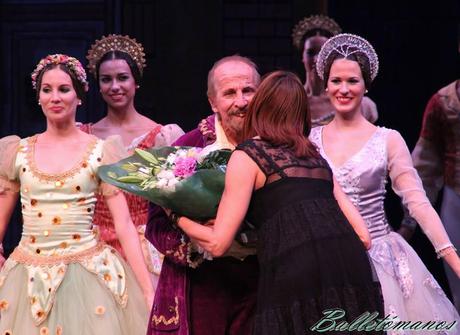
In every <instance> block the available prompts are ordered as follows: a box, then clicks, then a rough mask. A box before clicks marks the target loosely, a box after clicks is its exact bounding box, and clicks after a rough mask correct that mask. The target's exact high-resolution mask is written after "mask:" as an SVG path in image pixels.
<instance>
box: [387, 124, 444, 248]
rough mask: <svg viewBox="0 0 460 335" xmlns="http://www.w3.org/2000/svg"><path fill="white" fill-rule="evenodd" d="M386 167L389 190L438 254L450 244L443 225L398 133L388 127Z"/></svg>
mask: <svg viewBox="0 0 460 335" xmlns="http://www.w3.org/2000/svg"><path fill="white" fill-rule="evenodd" d="M387 150H388V169H389V174H390V178H391V183H392V187H393V190H394V191H395V193H396V194H398V195H399V196H400V197H401V198H402V202H403V205H404V206H406V207H407V208H408V209H409V214H410V215H411V216H412V217H413V218H414V219H415V220H417V222H418V223H419V224H420V226H421V228H422V230H423V232H424V233H425V235H426V236H427V237H428V238H429V240H430V241H431V243H432V244H433V246H434V248H435V250H436V252H437V253H438V255H440V254H442V251H444V250H445V249H447V248H449V247H453V245H452V243H451V241H450V240H449V237H448V236H447V233H446V231H445V229H444V226H443V224H442V222H441V219H440V218H439V215H438V214H437V213H436V211H435V210H434V208H433V207H432V206H431V204H430V201H429V200H428V198H427V196H426V194H425V191H424V189H423V185H422V181H421V180H420V177H419V176H418V174H417V171H416V170H415V168H414V166H413V164H412V158H411V155H410V152H409V149H408V148H407V145H406V142H405V141H404V139H403V138H402V136H401V135H400V134H399V133H398V132H397V131H395V130H391V131H390V133H389V134H388V138H387Z"/></svg>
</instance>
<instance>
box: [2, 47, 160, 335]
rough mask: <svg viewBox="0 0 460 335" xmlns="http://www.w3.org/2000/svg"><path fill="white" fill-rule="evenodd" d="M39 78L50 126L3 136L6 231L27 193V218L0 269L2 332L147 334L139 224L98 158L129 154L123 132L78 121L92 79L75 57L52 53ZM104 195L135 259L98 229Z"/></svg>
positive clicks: (148, 294) (147, 286) (35, 77)
mask: <svg viewBox="0 0 460 335" xmlns="http://www.w3.org/2000/svg"><path fill="white" fill-rule="evenodd" d="M32 82H33V84H34V87H36V89H37V91H38V93H37V97H38V100H39V104H41V106H42V109H43V112H44V114H45V117H46V120H47V129H46V131H45V132H43V133H41V134H37V135H34V136H32V137H28V138H24V139H20V138H19V137H17V136H9V137H6V138H2V139H0V157H1V160H0V213H1V214H0V238H3V234H4V231H5V229H6V225H7V224H8V221H9V217H10V215H11V212H12V209H13V208H14V205H15V203H16V201H17V198H18V196H17V194H18V192H19V194H20V200H21V204H22V215H23V221H24V226H23V232H22V238H21V241H20V243H19V245H18V247H17V248H16V249H15V250H14V251H13V253H12V254H11V255H10V257H9V258H8V259H7V260H6V261H5V263H4V266H3V268H2V270H1V272H0V334H9V335H13V334H14V335H16V334H22V335H25V334H27V335H29V334H31V335H32V334H40V335H45V334H65V335H68V334H85V335H89V334H94V335H96V334H98V335H99V334H111V335H122V334H133V335H136V334H139V335H141V334H144V333H145V331H146V326H147V318H148V307H150V306H148V305H149V304H150V303H151V299H152V298H153V288H152V284H151V281H150V280H149V274H148V271H147V269H146V267H145V264H144V262H143V258H142V252H141V248H140V245H139V240H138V239H137V238H135V237H136V235H137V232H136V230H135V228H134V225H133V224H132V222H131V220H130V217H129V212H128V208H127V205H126V201H125V199H124V197H123V195H122V193H121V192H119V191H118V190H117V189H115V188H113V187H112V186H109V185H105V184H103V183H101V182H100V180H99V178H98V176H97V169H98V167H99V166H101V165H103V164H108V163H111V162H114V161H117V160H119V159H120V158H122V157H123V152H124V148H123V145H122V143H121V140H120V138H119V137H111V138H108V139H107V140H105V141H104V140H100V139H98V138H96V137H95V136H92V135H88V134H86V133H84V132H82V131H80V130H79V129H78V128H77V127H76V126H75V112H76V107H77V105H78V104H80V103H81V100H80V99H81V98H82V95H83V93H84V91H85V89H86V85H87V84H86V75H85V72H84V69H83V68H82V67H81V64H80V63H79V62H78V60H76V59H75V58H72V57H68V56H65V55H51V56H48V57H46V58H44V59H43V60H42V61H41V62H40V63H39V65H38V66H37V68H36V70H35V71H34V73H33V74H32ZM97 194H103V195H104V196H105V200H106V202H107V204H108V207H109V208H110V211H111V213H112V215H113V217H114V222H115V227H116V230H117V233H118V234H119V236H120V241H121V244H122V245H123V247H124V250H125V252H126V256H127V259H128V262H129V263H130V265H131V267H130V266H128V265H127V263H125V261H124V260H123V259H122V258H121V257H120V255H119V254H118V252H116V251H115V249H113V248H111V247H110V246H108V245H106V244H105V243H103V242H101V241H99V240H98V238H97V236H96V234H95V233H94V231H93V229H92V219H93V213H94V208H95V204H96V195H97ZM141 288H142V289H141Z"/></svg>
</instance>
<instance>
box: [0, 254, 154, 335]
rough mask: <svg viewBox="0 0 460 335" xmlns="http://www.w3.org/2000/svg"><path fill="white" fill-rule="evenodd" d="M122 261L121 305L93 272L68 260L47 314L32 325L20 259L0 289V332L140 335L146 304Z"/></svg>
mask: <svg viewBox="0 0 460 335" xmlns="http://www.w3.org/2000/svg"><path fill="white" fill-rule="evenodd" d="M123 265H124V267H125V271H126V285H127V292H128V302H127V304H126V306H125V307H122V306H121V305H120V304H119V303H118V302H117V301H116V300H115V299H114V297H113V294H112V293H111V292H110V291H109V289H107V287H106V286H104V284H102V283H101V282H100V281H99V279H98V278H97V277H96V275H95V274H93V273H91V272H89V271H88V270H86V269H85V268H84V267H83V266H81V265H80V264H78V263H72V264H69V265H68V268H67V271H66V274H65V277H64V279H63V281H62V283H61V285H60V286H59V288H58V290H57V292H56V295H55V300H54V303H53V306H52V308H51V310H50V313H49V315H48V317H47V318H46V320H45V321H43V322H42V323H41V324H40V325H36V324H35V322H34V320H33V319H32V316H31V313H32V312H31V309H30V302H29V300H30V298H29V297H28V294H27V281H28V280H29V278H28V275H27V270H26V268H25V267H24V266H23V265H22V264H18V265H17V266H15V267H14V268H13V269H11V270H10V272H9V273H8V276H7V277H6V279H5V282H4V284H3V286H2V288H1V289H0V313H1V314H0V334H2V335H3V334H10V335H34V334H40V335H47V334H53V335H54V334H58V335H59V334H64V335H77V334H78V335H82V334H84V335H102V334H110V335H125V334H130V335H144V334H145V333H146V330H147V322H148V308H147V306H146V304H145V300H144V298H143V294H142V292H141V290H140V288H139V285H138V284H137V282H136V279H135V277H134V274H133V273H132V271H131V269H130V268H129V267H128V266H127V265H126V263H123ZM8 332H9V333H8Z"/></svg>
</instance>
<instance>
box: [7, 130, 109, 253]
mask: <svg viewBox="0 0 460 335" xmlns="http://www.w3.org/2000/svg"><path fill="white" fill-rule="evenodd" d="M35 140H36V137H35V136H34V137H30V138H27V139H23V140H21V143H20V147H19V152H18V155H17V158H16V169H17V170H18V171H19V179H20V184H21V204H22V215H23V220H24V227H23V233H22V238H21V242H20V245H21V248H23V249H25V250H27V251H28V252H29V253H35V254H39V255H41V256H51V255H65V254H70V253H73V252H78V251H81V250H83V249H87V248H90V247H93V246H95V245H96V244H97V241H96V239H95V236H94V234H93V231H92V218H93V211H94V206H95V203H96V192H97V189H98V186H99V183H98V179H97V177H96V172H97V168H98V166H99V165H100V161H101V155H102V152H101V150H102V141H98V140H97V139H96V138H94V139H92V140H91V142H90V143H89V144H88V146H87V150H86V152H85V153H84V155H83V157H82V158H81V160H80V161H79V162H78V164H76V165H75V166H74V167H73V168H72V169H71V170H69V171H67V172H65V173H62V174H53V175H51V174H47V173H43V172H41V171H40V170H39V169H38V168H37V167H36V165H35V161H34V147H35Z"/></svg>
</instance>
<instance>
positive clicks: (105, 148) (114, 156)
mask: <svg viewBox="0 0 460 335" xmlns="http://www.w3.org/2000/svg"><path fill="white" fill-rule="evenodd" d="M128 156H129V154H128V151H127V150H126V148H125V146H124V144H123V140H122V138H121V136H119V135H113V136H109V137H107V138H106V139H105V140H104V143H103V145H102V157H101V158H102V159H101V165H108V164H113V163H116V162H118V161H120V160H122V159H124V158H126V157H128ZM99 192H100V193H101V194H102V195H104V196H110V195H114V194H117V193H118V192H120V189H119V188H117V187H116V186H113V185H110V184H107V183H104V182H101V185H100V188H99Z"/></svg>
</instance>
